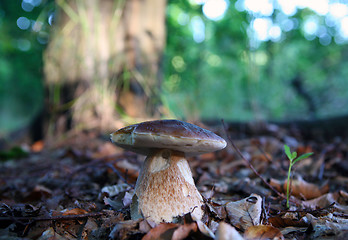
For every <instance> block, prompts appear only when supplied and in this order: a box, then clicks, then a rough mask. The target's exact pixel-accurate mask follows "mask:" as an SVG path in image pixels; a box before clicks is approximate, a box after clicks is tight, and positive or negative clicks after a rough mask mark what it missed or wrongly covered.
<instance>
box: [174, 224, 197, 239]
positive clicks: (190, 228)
mask: <svg viewBox="0 0 348 240" xmlns="http://www.w3.org/2000/svg"><path fill="white" fill-rule="evenodd" d="M191 232H197V224H196V223H190V224H184V225H181V226H179V227H178V228H177V229H175V231H174V233H173V236H172V240H181V239H185V238H187V237H188V236H189V235H190V233H191Z"/></svg>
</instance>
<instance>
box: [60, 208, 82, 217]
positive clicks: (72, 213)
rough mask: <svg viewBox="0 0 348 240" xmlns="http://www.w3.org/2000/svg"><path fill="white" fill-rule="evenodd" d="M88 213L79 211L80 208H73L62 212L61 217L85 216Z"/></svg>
mask: <svg viewBox="0 0 348 240" xmlns="http://www.w3.org/2000/svg"><path fill="white" fill-rule="evenodd" d="M86 213H88V212H87V211H86V210H84V209H81V208H73V209H70V210H67V211H64V212H63V214H62V215H63V216H67V215H80V214H86Z"/></svg>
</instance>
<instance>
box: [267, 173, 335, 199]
mask: <svg viewBox="0 0 348 240" xmlns="http://www.w3.org/2000/svg"><path fill="white" fill-rule="evenodd" d="M270 184H271V186H273V187H275V188H276V189H277V190H278V191H279V192H283V193H286V187H287V181H279V180H276V179H271V180H270ZM328 191H329V185H328V184H325V185H323V186H321V187H319V186H317V185H315V184H313V183H309V182H306V181H305V180H303V179H302V177H298V178H297V179H294V180H292V181H291V195H293V196H296V197H298V198H305V199H313V198H316V197H319V196H321V195H323V194H325V193H327V192H328Z"/></svg>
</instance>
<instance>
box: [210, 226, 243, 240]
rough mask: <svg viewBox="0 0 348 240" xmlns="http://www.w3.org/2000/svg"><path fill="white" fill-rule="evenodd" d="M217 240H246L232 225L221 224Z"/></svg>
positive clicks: (217, 232) (216, 236)
mask: <svg viewBox="0 0 348 240" xmlns="http://www.w3.org/2000/svg"><path fill="white" fill-rule="evenodd" d="M215 239H216V240H231V239H233V240H243V239H244V238H243V237H242V236H241V235H240V234H239V232H238V231H237V230H236V229H235V228H234V227H232V226H231V225H230V224H228V223H225V222H220V224H219V227H218V229H217V231H216V235H215Z"/></svg>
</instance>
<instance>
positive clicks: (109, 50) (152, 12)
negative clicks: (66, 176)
mask: <svg viewBox="0 0 348 240" xmlns="http://www.w3.org/2000/svg"><path fill="white" fill-rule="evenodd" d="M56 4H57V14H56V15H57V16H56V22H55V24H54V26H53V33H52V36H51V41H50V43H49V45H48V47H47V49H46V52H45V54H44V63H45V66H44V73H45V80H46V84H47V89H48V101H47V102H48V105H47V106H48V107H46V111H49V113H50V114H49V116H50V119H51V121H50V122H51V124H50V126H51V128H50V129H51V131H49V132H50V133H51V134H52V133H54V134H61V133H64V132H65V131H67V130H69V129H71V128H73V129H91V128H98V129H102V130H106V129H110V128H114V127H115V125H114V123H115V122H116V120H117V117H119V116H120V113H122V114H126V115H127V116H129V117H132V118H144V117H153V116H155V115H156V114H159V113H158V111H157V110H156V106H157V105H158V104H159V100H158V99H159V97H158V94H159V91H158V89H159V85H160V72H159V64H160V61H161V55H162V51H163V48H164V43H165V7H166V1H165V0H123V1H122V0H56ZM52 123H53V124H52Z"/></svg>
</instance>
